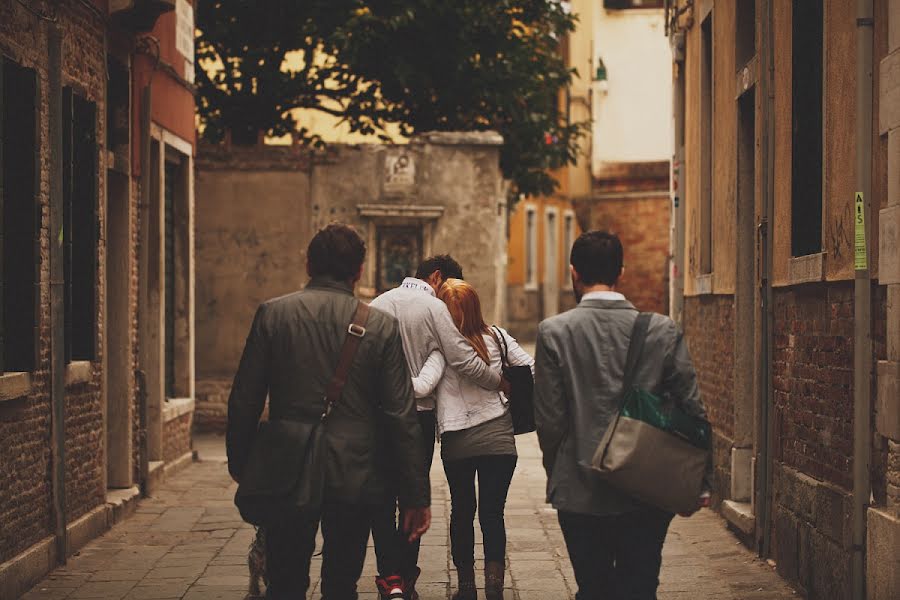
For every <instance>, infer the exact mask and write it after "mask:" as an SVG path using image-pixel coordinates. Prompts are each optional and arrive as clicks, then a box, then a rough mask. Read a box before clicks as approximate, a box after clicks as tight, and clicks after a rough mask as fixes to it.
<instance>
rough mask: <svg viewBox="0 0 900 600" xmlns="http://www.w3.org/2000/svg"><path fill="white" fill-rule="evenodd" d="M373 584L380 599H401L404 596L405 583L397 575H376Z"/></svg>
mask: <svg viewBox="0 0 900 600" xmlns="http://www.w3.org/2000/svg"><path fill="white" fill-rule="evenodd" d="M375 585H376V586H378V593H379V595H380V596H381V598H382V600H403V599H404V598H406V585H405V584H404V582H403V578H402V577H400V576H399V575H388V576H387V577H376V578H375Z"/></svg>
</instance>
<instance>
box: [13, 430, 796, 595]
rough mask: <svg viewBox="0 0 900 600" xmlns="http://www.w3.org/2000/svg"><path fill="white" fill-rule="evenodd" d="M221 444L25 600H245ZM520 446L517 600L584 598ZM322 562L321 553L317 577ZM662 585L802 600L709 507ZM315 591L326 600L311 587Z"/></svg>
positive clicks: (431, 566)
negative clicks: (65, 599) (101, 599)
mask: <svg viewBox="0 0 900 600" xmlns="http://www.w3.org/2000/svg"><path fill="white" fill-rule="evenodd" d="M221 440H222V438H218V439H203V440H198V442H197V443H196V444H195V445H196V447H197V448H198V452H199V456H200V459H201V461H200V462H197V463H195V464H193V465H191V466H190V467H189V468H188V469H186V470H185V471H183V472H182V473H180V474H178V475H176V476H175V477H174V478H173V479H171V480H169V481H168V482H167V483H166V484H164V486H163V489H162V490H161V491H160V492H158V493H157V494H156V495H155V497H153V498H149V499H146V500H144V501H142V502H141V504H140V506H139V507H138V509H137V513H136V514H135V515H134V516H133V517H131V518H130V519H128V520H127V521H125V522H124V523H123V524H121V525H119V526H117V527H115V528H114V529H113V530H112V531H110V532H108V533H107V534H106V535H105V536H103V537H102V538H100V539H98V540H95V541H94V542H92V543H91V544H89V545H88V546H86V547H85V548H84V549H82V550H81V552H80V553H79V554H78V555H77V556H75V557H73V558H72V559H70V561H69V563H68V565H67V566H65V567H63V568H59V569H57V570H56V571H54V572H53V573H52V574H50V575H49V576H48V577H47V578H46V579H45V580H44V581H42V582H41V583H40V584H38V585H37V586H36V587H35V588H34V589H32V590H31V591H30V592H29V593H28V594H26V595H25V596H24V598H25V599H27V600H36V599H53V600H57V599H63V598H68V599H80V598H104V599H122V598H126V599H130V600H153V599H174V598H178V599H184V600H201V599H203V600H213V599H222V600H226V599H234V600H240V599H242V598H244V597H245V594H246V590H247V583H248V576H247V563H246V555H247V548H248V545H249V544H250V541H251V539H252V537H253V529H252V528H250V527H249V526H247V525H245V524H243V523H241V522H240V519H239V517H238V514H237V511H236V510H235V508H234V506H233V504H232V497H233V495H234V490H235V486H234V484H232V482H231V480H230V479H229V477H228V473H227V470H226V468H225V464H224V449H223V447H222V441H221ZM517 441H518V444H519V453H520V458H519V466H518V468H517V470H516V475H515V478H514V480H513V487H512V490H511V491H510V498H509V504H508V506H507V511H506V524H507V530H508V535H509V547H508V554H509V570H508V573H507V586H508V587H509V588H511V590H510V593H507V594H506V596H507V600H532V599H542V600H564V599H569V598H574V593H575V584H574V577H573V574H572V569H571V566H570V565H569V563H568V560H567V557H566V550H565V544H564V543H563V539H562V534H561V533H560V532H559V528H558V526H557V523H556V517H555V514H554V512H553V510H552V509H551V508H549V507H548V506H547V505H545V504H544V473H543V470H542V468H541V463H540V454H539V450H538V448H537V441H536V439H535V438H534V436H533V435H532V436H520V437H519V438H518V440H517ZM435 462H436V465H435V470H434V472H433V477H432V482H433V489H434V502H433V504H434V506H433V512H434V525H433V526H432V529H431V531H430V532H429V533H428V534H427V535H426V536H425V538H424V542H423V548H422V558H421V562H420V564H421V566H422V568H423V576H422V579H421V585H420V588H419V589H420V593H421V595H422V598H423V600H429V599H434V600H437V599H442V600H446V599H447V598H449V596H450V594H451V590H452V589H453V585H454V577H455V576H454V574H453V573H452V570H451V568H450V567H451V566H452V563H451V562H450V557H449V524H448V518H449V512H450V509H449V501H450V500H449V497H450V496H449V492H448V490H447V485H446V481H445V479H444V475H443V472H442V471H441V470H440V461H439V460H437V461H435ZM478 550H480V548H479V549H478ZM319 560H320V559H314V564H313V573H314V575H317V573H318V568H319V566H320V563H319V562H318V561H319ZM374 574H375V571H374V557H373V553H372V552H371V551H370V552H369V556H368V560H367V564H366V568H365V571H364V574H363V578H362V579H361V580H360V589H361V590H362V591H363V592H365V593H362V594H361V595H360V597H361V598H363V599H366V600H374V599H376V598H377V596H376V594H375V593H374V585H373V582H372V578H373V576H374ZM661 580H662V583H661V585H660V590H659V597H660V598H661V599H665V600H670V599H671V600H687V599H689V598H690V599H715V600H718V599H748V600H750V599H753V600H782V599H788V598H796V597H798V595H796V594H795V593H794V592H793V591H792V590H791V589H790V588H789V587H788V586H786V585H785V584H784V583H783V582H782V581H781V579H780V578H779V577H778V576H777V575H776V574H775V573H774V571H773V569H772V568H771V567H769V566H767V565H766V564H765V563H763V562H761V561H759V560H757V559H756V558H755V557H754V556H753V555H752V554H751V553H750V552H748V551H747V550H745V549H744V547H743V546H741V545H740V544H739V543H738V541H737V539H736V538H735V537H734V536H732V535H731V534H730V533H729V532H728V531H727V530H726V529H725V527H724V526H723V524H722V521H721V520H720V519H719V518H718V517H717V516H716V515H715V514H713V513H711V512H709V511H703V512H701V513H699V514H698V515H695V516H694V517H692V518H690V519H681V518H676V519H675V521H674V522H673V525H672V528H671V530H670V533H669V536H668V539H667V541H666V546H665V550H664V559H663V569H662V575H661ZM314 581H316V578H315V577H314ZM479 581H482V579H481V576H480V575H479ZM315 585H316V586H317V585H318V582H317V581H316V583H315ZM310 597H311V598H312V597H316V598H317V597H318V596H317V595H314V591H313V592H311V595H310Z"/></svg>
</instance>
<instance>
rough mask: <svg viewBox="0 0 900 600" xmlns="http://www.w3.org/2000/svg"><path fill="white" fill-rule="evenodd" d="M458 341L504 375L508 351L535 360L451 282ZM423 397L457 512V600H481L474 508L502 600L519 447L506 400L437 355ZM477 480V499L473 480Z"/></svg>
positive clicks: (488, 569) (425, 372)
mask: <svg viewBox="0 0 900 600" xmlns="http://www.w3.org/2000/svg"><path fill="white" fill-rule="evenodd" d="M438 298H440V299H441V300H443V301H444V303H445V304H446V305H447V308H448V309H449V310H450V315H451V316H452V317H453V322H454V323H456V327H457V328H458V329H459V331H460V333H462V335H463V336H464V337H465V338H466V339H467V340H468V341H469V343H470V344H471V345H472V348H474V350H475V352H476V353H477V354H478V356H480V357H481V358H482V360H484V361H485V362H486V363H487V364H489V365H490V366H491V368H493V369H495V370H496V371H498V372H499V371H500V370H501V365H502V357H501V353H503V352H504V351H505V352H506V354H507V362H508V363H509V364H510V365H515V366H530V367H532V370H533V369H534V359H533V358H532V357H531V356H529V355H528V353H527V352H525V351H524V350H523V349H522V348H521V347H520V346H519V344H518V343H517V342H516V340H515V339H514V338H513V337H512V336H510V335H509V334H508V333H507V332H506V331H505V330H504V329H502V328H500V327H488V326H487V324H486V323H485V322H484V317H483V316H482V313H481V301H480V300H479V298H478V294H477V292H476V291H475V288H473V287H472V286H471V285H469V284H468V283H466V282H465V281H463V280H461V279H448V280H447V281H446V282H445V283H444V285H443V286H442V287H441V289H440V290H439V291H438ZM414 387H415V388H416V394H417V395H427V394H430V393H431V392H432V391H434V392H435V397H436V399H437V426H438V432H439V433H440V439H441V458H442V460H443V463H444V472H445V473H446V475H447V482H448V483H449V484H450V496H451V506H452V512H451V515H450V542H451V551H452V554H453V563H454V565H455V566H456V569H457V573H458V575H459V589H458V591H457V592H456V595H454V600H475V599H476V598H477V592H476V587H475V531H474V520H475V512H476V507H477V508H478V520H479V523H480V524H481V532H482V536H483V538H484V561H485V562H484V577H485V586H484V587H485V595H486V596H487V598H488V600H502V598H503V581H504V572H505V568H506V526H505V523H504V518H503V512H504V507H505V505H506V495H507V492H508V491H509V485H510V482H511V481H512V476H513V472H514V471H515V468H516V460H517V454H516V440H515V436H514V434H513V422H512V416H511V415H510V412H509V403H508V400H507V399H506V397H505V396H504V395H503V394H502V393H501V392H497V391H492V390H487V389H484V388H482V387H480V386H479V385H478V384H477V383H475V382H474V381H472V380H470V379H468V378H466V377H464V376H462V375H460V374H459V373H458V372H457V371H455V370H454V369H453V368H452V367H448V366H447V365H446V362H445V361H444V359H443V357H442V356H441V355H440V354H439V353H434V354H432V355H431V356H430V357H429V359H428V361H427V362H426V364H425V366H424V367H423V369H422V372H421V373H420V374H419V376H418V377H417V378H416V379H415V380H414ZM476 476H477V477H478V498H477V499H476V493H475V477H476Z"/></svg>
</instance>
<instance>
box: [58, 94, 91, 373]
mask: <svg viewBox="0 0 900 600" xmlns="http://www.w3.org/2000/svg"><path fill="white" fill-rule="evenodd" d="M97 151H98V148H97V105H96V104H95V103H93V102H91V101H89V100H86V99H84V98H82V97H80V96H78V95H77V94H74V93H73V92H72V90H71V89H70V88H66V89H65V90H63V189H64V199H63V241H64V244H63V248H64V252H63V254H64V258H63V262H64V263H65V281H66V283H65V340H66V360H67V361H72V360H94V358H95V331H96V322H97V316H96V313H97V310H96V307H97V303H96V290H97V229H98V223H97V194H98V181H97V179H98V172H97V166H98V162H97V161H98V159H97Z"/></svg>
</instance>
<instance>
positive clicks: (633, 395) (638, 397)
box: [622, 388, 712, 450]
mask: <svg viewBox="0 0 900 600" xmlns="http://www.w3.org/2000/svg"><path fill="white" fill-rule="evenodd" d="M622 415H623V416H625V417H628V418H631V419H637V420H638V421H643V422H644V423H647V424H648V425H652V426H653V427H656V428H657V429H661V430H663V431H666V432H668V433H671V434H672V435H675V436H678V437H680V438H682V439H683V440H685V441H686V442H688V443H689V444H691V445H693V446H696V447H697V448H700V449H701V450H709V449H710V447H711V442H712V431H711V429H710V425H709V422H708V421H707V420H706V419H703V418H701V417H695V416H693V415H689V414H687V413H686V412H684V410H682V409H681V408H680V407H678V406H677V405H675V404H674V403H673V404H671V405H670V406H666V405H665V404H664V403H663V401H662V400H661V399H659V398H658V397H656V396H655V395H654V394H651V393H650V392H647V391H645V390H641V389H638V388H633V389H631V390H630V391H629V392H628V393H627V394H626V395H625V398H624V401H623V403H622Z"/></svg>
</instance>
